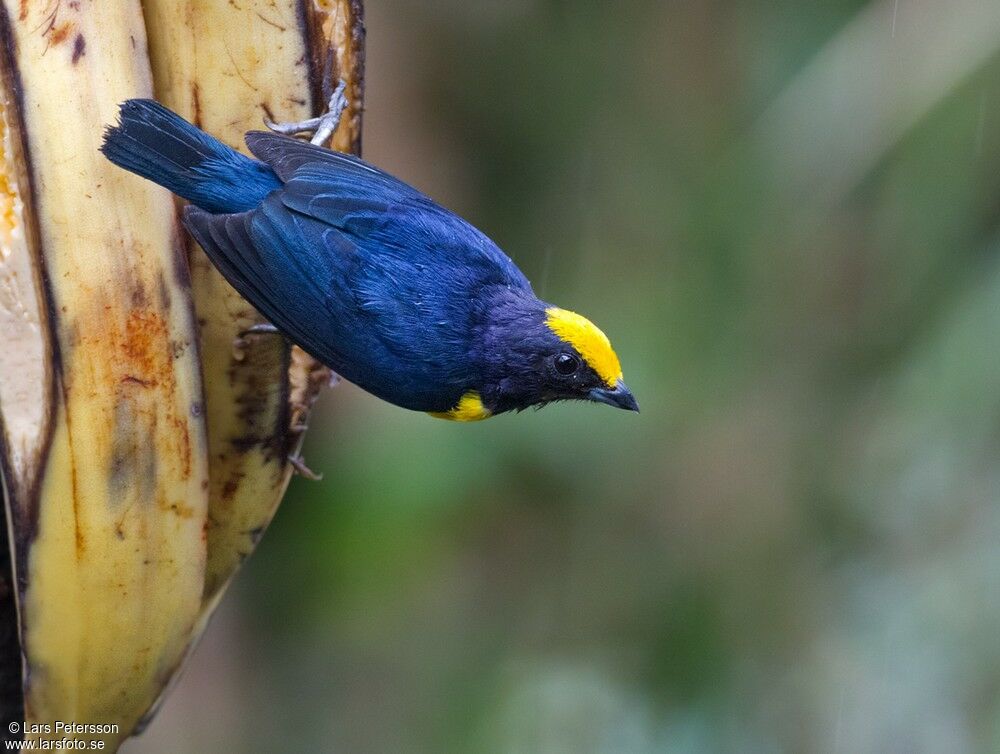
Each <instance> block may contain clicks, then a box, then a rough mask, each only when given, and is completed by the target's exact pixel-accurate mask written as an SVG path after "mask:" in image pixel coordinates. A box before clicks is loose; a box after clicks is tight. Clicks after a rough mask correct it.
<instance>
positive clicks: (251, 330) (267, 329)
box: [239, 322, 278, 338]
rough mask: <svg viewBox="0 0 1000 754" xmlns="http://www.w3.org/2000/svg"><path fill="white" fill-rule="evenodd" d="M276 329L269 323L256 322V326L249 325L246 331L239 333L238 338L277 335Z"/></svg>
mask: <svg viewBox="0 0 1000 754" xmlns="http://www.w3.org/2000/svg"><path fill="white" fill-rule="evenodd" d="M277 334H278V328H277V327H275V326H274V325H272V324H271V323H270V322H258V323H257V324H256V325H251V326H250V327H248V328H247V329H246V330H244V331H243V332H241V333H240V335H239V337H241V338H245V337H246V336H247V335H277Z"/></svg>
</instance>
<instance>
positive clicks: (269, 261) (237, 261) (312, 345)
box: [184, 191, 469, 410]
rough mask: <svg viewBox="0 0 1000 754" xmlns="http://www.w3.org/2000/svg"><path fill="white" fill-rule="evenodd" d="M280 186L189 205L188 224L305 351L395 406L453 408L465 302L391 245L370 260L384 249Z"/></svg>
mask: <svg viewBox="0 0 1000 754" xmlns="http://www.w3.org/2000/svg"><path fill="white" fill-rule="evenodd" d="M281 193H282V192H280V191H277V192H274V193H272V194H271V195H270V196H269V197H268V198H267V199H265V200H264V202H263V203H262V204H261V205H260V206H259V207H257V208H256V209H254V210H251V211H249V212H245V213H241V214H235V215H212V214H210V213H207V212H204V211H203V210H200V209H198V208H196V207H188V208H186V209H185V213H184V222H185V225H186V226H187V228H188V229H189V230H190V232H191V234H192V235H193V236H194V237H195V240H197V241H198V243H199V244H201V246H202V247H203V248H204V249H205V251H206V253H207V254H208V255H209V257H210V258H211V259H212V261H213V262H214V263H215V265H216V266H217V267H218V268H219V271H220V272H221V273H222V274H223V275H224V276H225V277H226V279H227V280H229V282H230V283H231V284H232V285H233V287H234V288H236V290H237V291H239V293H240V294H241V295H242V296H243V297H244V298H246V299H247V300H248V301H249V302H250V303H251V304H253V305H254V306H255V307H256V308H257V309H258V310H259V311H260V312H261V313H262V314H263V315H264V316H265V317H267V319H268V320H270V321H271V322H272V323H274V325H275V326H277V327H278V329H279V330H281V331H282V332H283V333H284V334H285V335H287V336H288V337H289V338H290V339H291V340H292V341H293V342H295V343H297V344H298V345H300V346H301V347H302V348H304V349H305V350H306V351H307V352H309V353H310V354H312V355H313V356H315V357H316V358H318V359H319V360H320V361H322V362H323V363H325V364H327V365H328V366H330V367H332V368H333V369H334V370H336V371H337V372H338V373H339V374H341V375H342V376H343V377H345V378H346V379H348V380H350V381H352V382H355V383H358V384H360V385H362V386H363V387H365V389H367V390H369V391H370V392H372V393H374V394H376V395H378V396H380V397H382V398H385V399H387V400H390V401H392V402H394V403H397V404H399V405H404V406H409V407H411V408H417V407H419V408H424V409H427V407H428V406H430V407H431V409H432V410H437V407H438V406H439V405H440V406H443V408H442V409H441V410H445V409H447V408H448V407H449V406H450V405H452V403H453V401H454V399H455V397H456V396H457V395H458V394H460V392H461V391H460V390H458V388H457V387H455V386H457V385H464V382H465V380H467V378H468V369H469V366H468V364H467V359H466V356H467V349H466V347H465V346H466V343H465V342H462V341H461V338H460V337H459V336H458V335H456V333H464V325H465V321H466V319H467V309H466V308H465V307H467V302H466V301H465V300H464V299H462V298H461V297H459V296H454V295H450V294H449V287H448V286H447V285H444V284H442V281H441V280H439V279H437V278H436V277H435V275H433V274H432V273H431V272H430V270H429V269H428V268H426V267H425V268H423V269H421V268H420V267H419V265H417V266H414V265H413V264H412V263H410V264H407V263H406V262H407V260H406V259H405V256H404V257H402V258H400V257H397V256H395V254H394V253H393V252H392V251H391V250H390V251H384V250H383V253H382V254H381V255H380V256H379V258H378V261H377V262H372V261H371V260H370V259H369V257H368V255H369V254H370V253H376V254H377V253H378V252H371V251H369V250H367V249H365V248H362V247H361V246H359V244H358V243H357V241H356V239H355V238H353V237H352V235H351V234H350V233H345V232H342V231H340V230H338V229H336V228H334V227H332V226H330V225H328V224H326V223H323V222H320V221H318V220H316V219H314V218H312V217H309V216H307V215H303V214H301V213H298V212H295V211H294V210H292V209H290V208H289V207H287V206H286V205H285V204H284V203H283V201H282V197H281ZM452 307H458V310H457V311H456V310H455V309H453V308H452ZM441 323H443V324H441ZM449 401H452V403H449Z"/></svg>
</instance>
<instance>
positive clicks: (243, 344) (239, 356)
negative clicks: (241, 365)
mask: <svg viewBox="0 0 1000 754" xmlns="http://www.w3.org/2000/svg"><path fill="white" fill-rule="evenodd" d="M279 334H280V333H279V332H278V328H277V327H275V326H274V325H272V324H271V323H270V322H258V323H257V324H256V325H251V326H250V327H248V328H247V329H246V330H244V331H243V332H241V333H240V334H239V335H237V336H236V337H235V338H233V358H234V359H236V360H237V361H243V359H245V358H246V355H247V347H248V346H249V345H250V344H249V342H248V341H247V336H248V335H279Z"/></svg>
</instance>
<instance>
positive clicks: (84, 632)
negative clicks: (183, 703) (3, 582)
mask: <svg viewBox="0 0 1000 754" xmlns="http://www.w3.org/2000/svg"><path fill="white" fill-rule="evenodd" d="M2 10H3V13H2V18H0V36H2V41H3V49H4V53H3V59H2V66H0V67H2V72H3V77H2V81H3V98H2V99H3V102H4V109H3V118H2V121H3V152H4V154H3V158H4V160H3V168H4V170H3V172H4V178H3V181H2V182H0V183H2V185H0V188H2V191H0V194H2V203H3V209H4V212H3V215H2V218H0V219H2V223H0V224H2V231H0V242H2V243H0V245H2V252H0V253H2V256H3V259H2V265H0V288H2V291H3V293H2V294H0V295H2V296H3V302H2V306H0V308H2V310H3V315H2V316H3V318H4V328H5V330H4V333H5V338H6V339H7V340H8V348H5V349H3V353H2V355H0V373H2V374H3V380H2V383H3V387H2V389H0V413H2V417H3V432H2V436H3V450H4V453H3V470H4V471H3V477H4V484H5V490H6V495H7V502H8V505H7V516H8V526H9V532H10V538H11V540H12V545H13V549H14V558H13V564H14V574H15V578H16V584H17V588H16V596H17V606H18V617H19V624H20V641H21V648H22V652H23V656H24V667H23V681H24V686H23V701H24V730H25V733H26V736H27V737H28V738H36V739H44V738H52V737H55V738H59V737H61V735H60V732H59V730H58V729H57V727H56V722H57V721H72V722H74V723H77V724H79V725H83V726H89V727H87V728H85V729H84V730H83V731H78V732H75V733H73V734H72V735H71V736H70V737H78V738H83V739H86V740H89V741H96V740H101V741H104V742H105V743H106V744H108V745H109V746H111V747H113V746H115V745H117V743H118V742H119V741H120V740H121V739H122V738H123V737H124V736H126V735H128V733H129V732H130V731H131V730H132V728H133V726H134V725H135V723H136V721H137V720H138V719H139V718H140V717H141V716H142V714H143V713H144V712H145V710H146V709H148V707H149V706H150V704H152V703H153V701H154V700H155V699H156V698H157V696H158V695H159V693H160V690H161V688H162V686H163V684H164V683H165V681H166V679H167V678H169V677H170V675H171V674H172V673H173V672H174V670H175V669H176V668H177V666H178V664H179V662H180V661H181V659H182V658H183V656H184V652H185V649H186V647H187V645H188V643H189V641H190V639H191V636H192V633H193V631H194V628H195V626H196V624H197V622H198V618H199V613H200V609H201V595H202V592H203V584H204V569H205V541H204V536H203V534H204V528H205V521H206V515H207V505H208V464H207V459H208V453H207V437H206V430H205V417H204V407H203V397H202V396H203V390H202V383H201V373H200V364H199V358H198V346H197V339H196V329H195V320H194V312H193V306H192V302H191V296H190V284H189V280H188V273H187V267H186V264H184V260H183V257H182V247H181V243H180V235H179V230H178V225H177V222H176V216H175V214H174V207H173V202H172V199H171V197H170V196H169V194H167V193H166V192H165V191H163V190H161V189H159V188H158V187H155V186H152V185H150V184H149V183H148V182H144V181H141V180H138V179H136V178H134V177H133V176H130V175H127V174H125V173H124V172H123V171H120V170H116V169H115V168H114V166H112V165H110V164H109V163H108V162H107V161H105V160H104V159H103V158H102V156H101V155H100V153H99V152H98V147H99V144H100V139H101V132H102V129H101V124H103V123H108V122H110V121H111V120H112V118H113V117H114V115H115V112H116V109H117V105H118V103H119V102H121V101H122V100H123V99H126V98H128V97H136V96H149V95H151V94H152V78H151V75H150V70H149V64H148V59H147V57H146V49H145V47H146V38H145V30H144V26H143V20H142V14H141V8H140V6H139V5H138V3H137V2H117V3H76V2H56V3H48V4H45V3H31V2H17V3H12V2H9V1H8V2H4V3H3V9H2ZM12 335H13V337H11V336H12Z"/></svg>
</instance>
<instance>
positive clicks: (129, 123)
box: [101, 99, 281, 214]
mask: <svg viewBox="0 0 1000 754" xmlns="http://www.w3.org/2000/svg"><path fill="white" fill-rule="evenodd" d="M101 151H102V152H103V153H104V155H105V156H106V157H107V158H108V159H109V160H111V161H112V162H113V163H115V164H116V165H118V166H120V167H123V168H125V169H126V170H129V171H131V172H133V173H136V174H138V175H141V176H142V177H143V178H148V179H149V180H151V181H153V182H154V183H158V184H160V185H161V186H164V187H166V188H168V189H170V191H172V192H173V193H175V194H177V195H178V196H181V197H183V198H185V199H187V200H188V201H190V202H192V203H193V204H196V205H197V206H199V207H201V208H202V209H204V210H207V211H208V212H213V213H217V214H222V213H232V212H244V211H246V210H249V209H252V208H253V207H256V206H257V205H258V204H260V202H261V201H263V199H264V197H265V196H267V195H268V193H270V192H271V191H273V190H274V189H276V188H278V187H279V186H280V185H281V183H280V181H279V180H278V177H277V176H276V175H275V174H274V172H273V171H272V170H271V169H270V168H269V167H267V165H265V164H264V163H262V162H258V161H257V160H253V159H251V158H249V157H246V156H244V155H242V154H240V153H239V152H237V151H236V150H235V149H232V148H230V147H228V146H226V145H225V144H223V143H222V142H221V141H219V140H218V139H216V138H214V137H212V136H209V135H208V134H207V133H205V132H204V131H202V130H201V129H199V128H197V127H196V126H193V125H191V124H190V123H188V122H187V121H186V120H184V119H183V118H182V117H181V116H179V115H178V114H177V113H175V112H173V111H171V110H169V109H167V108H166V107H164V106H163V105H161V104H159V103H158V102H154V101H153V100H149V99H130V100H125V102H123V103H122V104H121V107H120V113H119V123H118V125H117V126H109V127H108V129H107V131H105V133H104V144H103V145H102V146H101Z"/></svg>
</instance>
